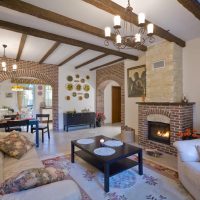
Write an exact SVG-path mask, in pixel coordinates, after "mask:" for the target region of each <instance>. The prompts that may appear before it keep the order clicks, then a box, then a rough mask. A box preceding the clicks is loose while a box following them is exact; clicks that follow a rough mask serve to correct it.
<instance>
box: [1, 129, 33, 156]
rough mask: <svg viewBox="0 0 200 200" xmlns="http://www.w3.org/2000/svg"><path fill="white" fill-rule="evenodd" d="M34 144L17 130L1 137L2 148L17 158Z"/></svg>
mask: <svg viewBox="0 0 200 200" xmlns="http://www.w3.org/2000/svg"><path fill="white" fill-rule="evenodd" d="M33 145H34V144H33V143H32V142H30V141H29V140H28V139H27V138H26V137H25V136H24V135H21V134H19V133H17V132H13V133H10V134H9V135H8V136H6V137H4V138H3V139H2V138H1V139H0V150H1V151H3V152H4V153H5V154H7V155H9V156H11V157H14V158H17V159H20V158H21V157H22V156H23V155H24V154H25V153H26V152H27V151H29V150H30V149H31V148H32V147H33Z"/></svg>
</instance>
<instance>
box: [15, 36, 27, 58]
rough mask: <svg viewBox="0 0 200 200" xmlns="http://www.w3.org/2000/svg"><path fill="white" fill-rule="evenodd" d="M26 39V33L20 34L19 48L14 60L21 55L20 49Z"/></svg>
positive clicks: (21, 49)
mask: <svg viewBox="0 0 200 200" xmlns="http://www.w3.org/2000/svg"><path fill="white" fill-rule="evenodd" d="M26 39H27V35H26V34H22V37H21V40H20V44H19V49H18V52H17V57H16V61H19V60H20V58H21V55H22V51H23V49H24V45H25V42H26Z"/></svg>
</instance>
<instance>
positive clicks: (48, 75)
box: [0, 58, 58, 130]
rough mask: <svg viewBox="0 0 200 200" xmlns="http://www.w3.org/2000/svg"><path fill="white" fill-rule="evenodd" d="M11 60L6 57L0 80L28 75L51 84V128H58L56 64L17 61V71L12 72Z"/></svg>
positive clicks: (12, 60)
mask: <svg viewBox="0 0 200 200" xmlns="http://www.w3.org/2000/svg"><path fill="white" fill-rule="evenodd" d="M0 61H1V58H0ZM13 62H15V60H14V59H7V65H8V71H7V72H0V82H2V81H5V80H8V79H12V78H19V77H24V78H26V77H29V78H36V79H38V80H39V81H41V82H43V83H44V84H47V85H51V86H52V89H53V99H52V100H53V103H52V110H53V129H54V130H58V66H56V65H49V64H38V63H36V62H30V61H18V62H17V65H18V69H17V71H16V72H12V70H10V67H11V66H12V63H13ZM30 80H31V79H30Z"/></svg>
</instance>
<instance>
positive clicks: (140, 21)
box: [138, 13, 145, 25]
mask: <svg viewBox="0 0 200 200" xmlns="http://www.w3.org/2000/svg"><path fill="white" fill-rule="evenodd" d="M138 24H139V25H144V24H145V14H144V13H139V15H138Z"/></svg>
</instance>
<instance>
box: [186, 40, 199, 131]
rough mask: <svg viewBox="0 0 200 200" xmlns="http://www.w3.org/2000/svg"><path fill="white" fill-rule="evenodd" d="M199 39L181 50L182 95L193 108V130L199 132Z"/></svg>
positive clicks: (190, 42) (189, 42)
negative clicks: (192, 104) (191, 103)
mask: <svg viewBox="0 0 200 200" xmlns="http://www.w3.org/2000/svg"><path fill="white" fill-rule="evenodd" d="M199 75H200V38H196V39H194V40H190V41H188V42H187V43H186V47H185V48H184V49H183V94H184V95H185V96H186V97H187V98H188V99H189V101H190V102H195V103H196V104H195V106H194V128H195V129H197V130H199V131H200V92H199V87H200V77H199Z"/></svg>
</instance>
